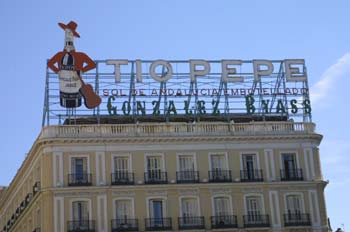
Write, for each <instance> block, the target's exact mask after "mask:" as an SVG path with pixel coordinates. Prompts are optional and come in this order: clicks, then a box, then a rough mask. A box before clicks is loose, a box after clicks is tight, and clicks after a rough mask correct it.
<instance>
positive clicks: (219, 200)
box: [214, 197, 231, 216]
mask: <svg viewBox="0 0 350 232" xmlns="http://www.w3.org/2000/svg"><path fill="white" fill-rule="evenodd" d="M214 212H215V216H227V215H230V214H231V203H230V200H229V198H228V197H215V198H214Z"/></svg>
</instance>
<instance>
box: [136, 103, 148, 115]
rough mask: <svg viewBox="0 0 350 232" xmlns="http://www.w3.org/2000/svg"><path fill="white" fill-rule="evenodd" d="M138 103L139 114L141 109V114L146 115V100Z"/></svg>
mask: <svg viewBox="0 0 350 232" xmlns="http://www.w3.org/2000/svg"><path fill="white" fill-rule="evenodd" d="M136 104H137V105H136V111H137V114H138V113H139V111H141V114H142V115H145V114H146V103H145V101H143V102H141V101H137V102H136Z"/></svg>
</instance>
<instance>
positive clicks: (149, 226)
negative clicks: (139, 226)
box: [145, 218, 172, 231]
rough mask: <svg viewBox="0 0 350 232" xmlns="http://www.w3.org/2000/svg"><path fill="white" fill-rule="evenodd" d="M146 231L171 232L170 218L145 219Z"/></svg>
mask: <svg viewBox="0 0 350 232" xmlns="http://www.w3.org/2000/svg"><path fill="white" fill-rule="evenodd" d="M145 227H146V230H147V231H159V230H172V223H171V218H146V219H145Z"/></svg>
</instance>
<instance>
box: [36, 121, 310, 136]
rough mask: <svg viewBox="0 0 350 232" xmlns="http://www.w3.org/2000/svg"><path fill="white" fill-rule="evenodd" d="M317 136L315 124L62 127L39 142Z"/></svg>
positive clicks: (46, 132) (54, 128) (49, 131)
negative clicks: (67, 139)
mask: <svg viewBox="0 0 350 232" xmlns="http://www.w3.org/2000/svg"><path fill="white" fill-rule="evenodd" d="M310 133H315V124H314V123H303V122H252V123H228V122H227V123H224V122H197V123H135V124H96V125H63V126H62V125H61V126H47V127H44V128H43V130H42V132H41V134H40V137H39V138H42V139H44V138H65V137H79V138H91V137H116V136H117V137H142V136H147V137H150V136H171V137H181V136H212V135H216V136H217V135H221V136H227V135H280V134H310Z"/></svg>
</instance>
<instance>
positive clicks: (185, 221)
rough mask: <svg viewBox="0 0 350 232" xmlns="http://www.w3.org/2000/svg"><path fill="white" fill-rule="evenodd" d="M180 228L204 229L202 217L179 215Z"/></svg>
mask: <svg viewBox="0 0 350 232" xmlns="http://www.w3.org/2000/svg"><path fill="white" fill-rule="evenodd" d="M178 223H179V229H180V230H195V229H197V230H200V229H204V228H205V225H204V217H179V218H178Z"/></svg>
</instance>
